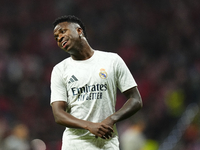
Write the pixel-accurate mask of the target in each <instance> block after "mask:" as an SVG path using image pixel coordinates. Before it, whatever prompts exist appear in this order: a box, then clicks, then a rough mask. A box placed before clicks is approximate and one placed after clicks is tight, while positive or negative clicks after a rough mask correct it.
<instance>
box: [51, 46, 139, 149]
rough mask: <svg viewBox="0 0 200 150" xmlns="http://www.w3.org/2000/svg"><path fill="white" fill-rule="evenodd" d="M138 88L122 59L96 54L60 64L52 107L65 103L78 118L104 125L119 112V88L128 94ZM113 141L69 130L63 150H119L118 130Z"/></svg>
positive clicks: (53, 78)
mask: <svg viewBox="0 0 200 150" xmlns="http://www.w3.org/2000/svg"><path fill="white" fill-rule="evenodd" d="M135 86H137V84H136V82H135V80H134V78H133V76H132V75H131V73H130V71H129V69H128V68H127V66H126V64H125V63H124V61H123V60H122V59H121V57H119V55H117V54H115V53H111V52H102V51H97V50H95V51H94V54H93V56H92V57H91V58H89V59H87V60H81V61H77V60H73V59H72V58H71V57H69V58H67V59H65V60H63V61H62V62H60V63H58V64H57V65H56V66H55V67H54V68H53V71H52V75H51V103H53V102H55V101H65V102H67V104H68V109H67V110H66V111H67V112H68V113H70V114H71V115H73V116H74V117H76V118H79V119H82V120H87V121H91V122H101V121H102V120H104V119H105V118H107V117H108V116H110V115H112V114H113V113H114V112H115V104H116V94H117V88H119V90H120V91H121V92H124V91H126V90H128V89H130V88H132V87H135ZM114 130H115V133H114V137H113V138H112V139H108V140H104V139H101V138H95V136H94V135H93V134H92V133H90V132H89V131H88V130H84V129H73V128H67V127H66V129H65V131H64V133H63V144H62V150H76V149H79V150H80V149H83V150H84V149H87V150H90V149H91V150H118V149H119V141H118V136H117V131H116V127H114Z"/></svg>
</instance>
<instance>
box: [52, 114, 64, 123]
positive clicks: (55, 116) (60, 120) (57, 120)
mask: <svg viewBox="0 0 200 150" xmlns="http://www.w3.org/2000/svg"><path fill="white" fill-rule="evenodd" d="M54 121H55V122H56V123H57V124H60V125H62V122H63V121H62V118H61V117H60V116H59V115H56V114H54Z"/></svg>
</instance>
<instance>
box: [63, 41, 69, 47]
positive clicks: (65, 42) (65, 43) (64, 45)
mask: <svg viewBox="0 0 200 150" xmlns="http://www.w3.org/2000/svg"><path fill="white" fill-rule="evenodd" d="M67 42H68V40H67V41H64V42H62V47H63V48H65V47H66V45H67Z"/></svg>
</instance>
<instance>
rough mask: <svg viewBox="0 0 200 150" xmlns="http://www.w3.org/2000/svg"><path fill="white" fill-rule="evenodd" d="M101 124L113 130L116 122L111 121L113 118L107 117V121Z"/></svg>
mask: <svg viewBox="0 0 200 150" xmlns="http://www.w3.org/2000/svg"><path fill="white" fill-rule="evenodd" d="M101 123H104V124H106V125H108V126H110V127H112V128H113V126H114V121H113V120H112V119H111V117H107V118H106V119H104V120H103V121H102V122H101Z"/></svg>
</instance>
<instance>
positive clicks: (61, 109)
mask: <svg viewBox="0 0 200 150" xmlns="http://www.w3.org/2000/svg"><path fill="white" fill-rule="evenodd" d="M51 106H52V110H53V115H54V118H55V122H56V123H58V124H60V125H63V126H66V127H69V128H78V129H86V130H89V131H90V132H91V133H93V134H94V135H95V136H98V137H101V138H104V139H105V138H109V137H110V136H112V132H113V129H112V128H111V127H110V126H109V125H107V124H105V123H93V122H89V121H85V120H81V119H78V118H76V117H74V116H72V115H71V114H69V113H67V112H66V111H65V110H66V109H67V103H66V102H64V101H56V102H53V103H52V105H51Z"/></svg>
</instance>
